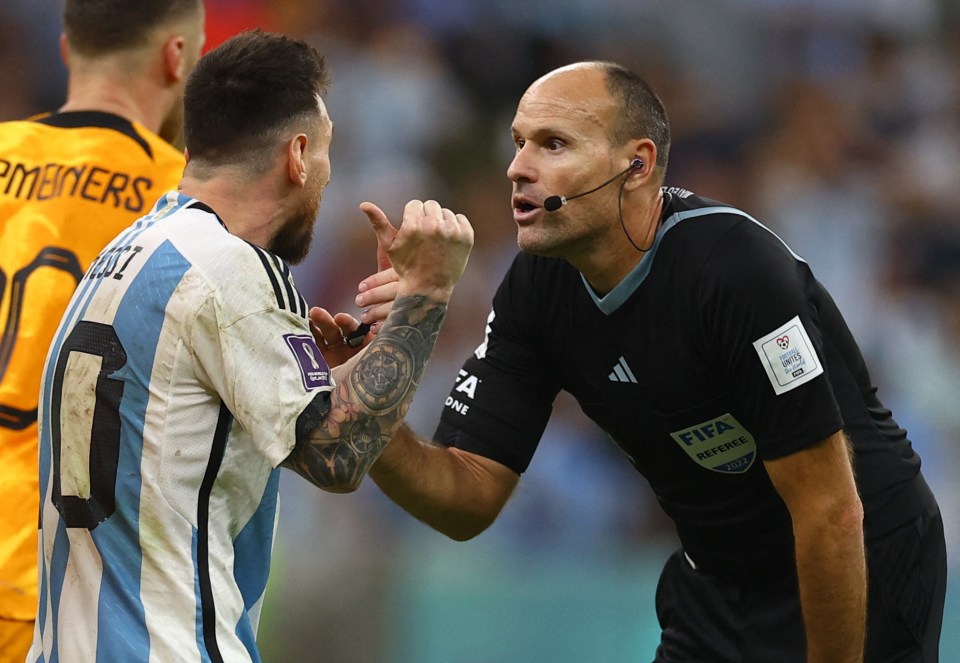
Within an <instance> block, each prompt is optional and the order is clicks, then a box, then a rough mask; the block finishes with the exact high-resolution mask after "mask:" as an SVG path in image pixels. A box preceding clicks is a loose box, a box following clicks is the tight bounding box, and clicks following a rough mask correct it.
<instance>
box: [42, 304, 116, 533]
mask: <svg viewBox="0 0 960 663" xmlns="http://www.w3.org/2000/svg"><path fill="white" fill-rule="evenodd" d="M73 352H82V353H85V354H88V355H95V356H98V357H101V358H102V363H101V365H100V372H99V374H98V375H97V384H96V399H95V401H94V406H93V426H92V428H91V431H90V460H89V464H88V477H89V481H90V497H87V498H84V497H80V496H78V495H64V494H62V489H61V485H60V480H61V479H60V445H61V439H62V438H61V430H60V406H61V400H62V397H63V376H64V373H65V372H66V369H67V361H68V360H69V359H70V354H71V353H73ZM126 363H127V353H126V352H125V351H124V349H123V345H121V344H120V339H119V338H118V337H117V332H116V331H115V330H114V329H113V327H111V326H110V325H105V324H102V323H99V322H89V321H86V320H82V321H80V322H78V323H77V326H76V327H74V329H73V331H72V332H70V335H69V336H68V337H67V340H66V341H64V343H63V347H62V348H61V349H60V354H59V356H58V357H57V367H56V371H55V373H54V378H53V395H52V405H51V408H52V409H51V412H50V415H51V416H50V436H51V439H52V441H53V489H52V490H53V495H52V499H53V504H54V506H56V507H57V511H59V512H60V515H61V516H63V520H64V523H65V524H66V526H67V527H85V528H86V529H91V530H92V529H93V528H95V527H96V526H97V525H99V524H100V523H102V522H103V521H104V520H106V519H107V518H109V517H110V516H111V515H112V514H113V512H114V510H115V509H116V501H115V497H114V495H115V492H116V483H117V463H118V462H119V460H120V398H121V397H122V396H123V381H122V380H119V379H117V378H111V377H109V375H110V374H111V373H113V372H115V371H117V370H119V369H120V368H122V367H123V365H124V364H126Z"/></svg>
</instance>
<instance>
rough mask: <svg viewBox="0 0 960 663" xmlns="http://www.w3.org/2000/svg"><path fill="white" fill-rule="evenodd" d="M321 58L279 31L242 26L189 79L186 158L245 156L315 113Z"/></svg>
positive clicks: (323, 73)
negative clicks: (187, 155)
mask: <svg viewBox="0 0 960 663" xmlns="http://www.w3.org/2000/svg"><path fill="white" fill-rule="evenodd" d="M329 83H330V77H329V73H328V72H327V67H326V64H325V63H324V60H323V56H321V55H320V54H319V53H318V52H317V51H316V49H314V48H313V47H312V46H310V45H309V44H307V43H305V42H302V41H299V40H296V39H292V38H290V37H287V36H285V35H281V34H274V33H269V32H264V31H262V30H259V29H257V30H248V31H246V32H242V33H240V34H238V35H236V36H235V37H232V38H230V39H228V40H227V41H225V42H224V43H222V44H221V45H220V46H218V47H217V48H215V49H214V50H212V51H210V52H209V53H207V54H206V55H204V56H203V57H202V58H200V61H199V62H198V63H197V67H196V69H194V70H193V73H192V74H190V77H189V78H188V79H187V86H186V91H185V93H184V117H183V124H184V126H183V136H184V144H185V146H186V148H187V152H188V153H189V155H190V159H191V161H193V160H199V161H200V162H202V163H205V164H207V165H225V164H228V163H237V162H240V161H249V158H248V157H249V156H250V153H252V152H253V151H258V150H260V149H263V148H268V147H269V146H270V145H271V144H272V142H273V141H274V140H276V139H277V138H278V137H279V132H281V131H282V130H284V129H285V128H286V127H288V126H290V125H291V124H292V123H294V122H296V121H298V120H301V119H309V118H314V117H316V116H317V114H318V109H317V95H318V94H320V95H322V94H325V93H326V91H327V87H328V86H329Z"/></svg>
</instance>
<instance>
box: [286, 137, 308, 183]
mask: <svg viewBox="0 0 960 663" xmlns="http://www.w3.org/2000/svg"><path fill="white" fill-rule="evenodd" d="M306 150H307V135H306V134H297V135H296V136H294V137H293V138H291V139H290V142H289V143H287V176H288V177H289V178H290V182H292V183H293V185H294V186H297V187H303V186H304V185H305V184H306V183H307V164H306V160H305V159H304V157H303V155H304V152H306Z"/></svg>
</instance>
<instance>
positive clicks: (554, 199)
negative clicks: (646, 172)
mask: <svg viewBox="0 0 960 663" xmlns="http://www.w3.org/2000/svg"><path fill="white" fill-rule="evenodd" d="M640 168H643V159H634V160H633V161H631V162H630V165H629V166H627V167H626V168H624V169H623V170H621V171H620V172H619V173H617V174H616V175H614V176H613V177H611V178H610V179H609V180H607V181H606V182H604V183H603V184H601V185H600V186H595V187H593V188H592V189H590V190H589V191H584V192H583V193H578V194H577V195H575V196H549V197H547V198H546V199H544V201H543V209H545V210H547V211H548V212H556V211H557V210H558V209H560V208H561V207H563V206H564V205H566V204H567V203H568V202H570V201H571V200H573V199H574V198H580V197H581V196H586V195H587V194H590V193H593V192H594V191H599V190H600V189H602V188H603V187H605V186H607V185H608V184H610V183H612V182H614V181H615V180H616V179H617V178H618V177H621V176H623V175H626V174H627V173H629V172H630V171H631V170H639V169H640Z"/></svg>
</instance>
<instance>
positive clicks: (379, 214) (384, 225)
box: [360, 203, 397, 240]
mask: <svg viewBox="0 0 960 663" xmlns="http://www.w3.org/2000/svg"><path fill="white" fill-rule="evenodd" d="M360 211H361V212H363V213H364V214H366V215H367V219H368V220H369V221H370V225H371V226H373V232H375V233H376V234H377V239H378V240H380V239H383V238H384V237H389V238H390V239H391V240H392V239H393V236H394V235H396V234H397V229H396V228H394V227H393V225H392V224H391V223H390V219H388V218H387V215H386V214H384V213H383V210H382V209H380V208H379V207H377V206H376V205H374V204H373V203H360Z"/></svg>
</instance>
